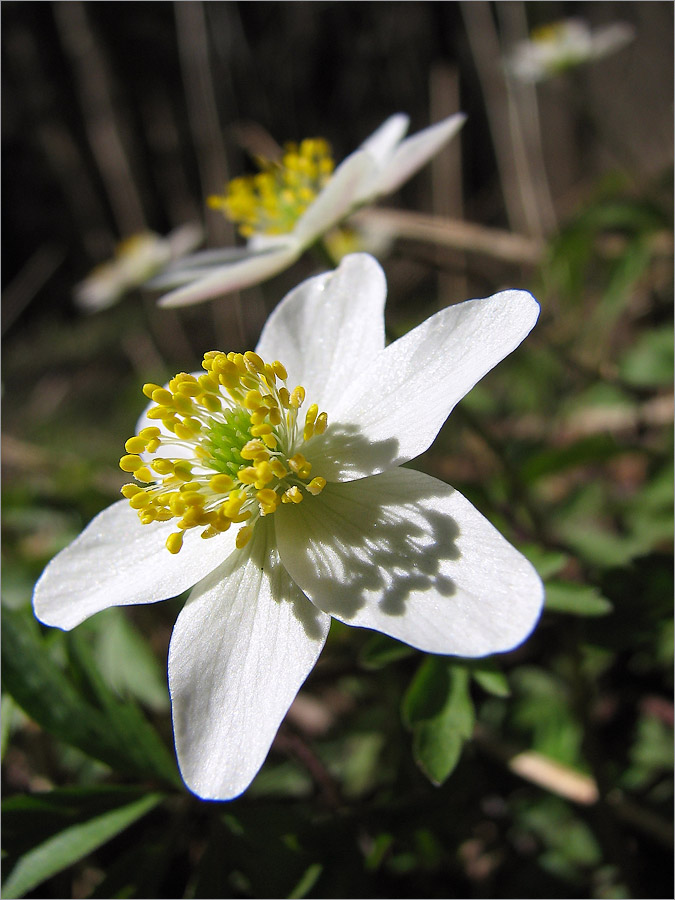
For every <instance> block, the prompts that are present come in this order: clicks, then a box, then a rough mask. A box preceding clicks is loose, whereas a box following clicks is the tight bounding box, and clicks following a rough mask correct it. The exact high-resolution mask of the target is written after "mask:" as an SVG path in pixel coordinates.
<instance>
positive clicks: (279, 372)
mask: <svg viewBox="0 0 675 900" xmlns="http://www.w3.org/2000/svg"><path fill="white" fill-rule="evenodd" d="M272 369H273V371H274V374H275V375H276V376H277V378H278V379H279V381H286V379H287V378H288V372H287V371H286V368H285V366H283V365H282V364H281V363H280V362H279V360H278V359H275V360H274V362H273V363H272Z"/></svg>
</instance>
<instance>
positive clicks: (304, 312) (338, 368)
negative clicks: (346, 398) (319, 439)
mask: <svg viewBox="0 0 675 900" xmlns="http://www.w3.org/2000/svg"><path fill="white" fill-rule="evenodd" d="M386 294H387V284H386V280H385V277H384V272H383V271H382V268H381V266H380V265H379V263H378V262H377V260H375V259H374V258H373V257H372V256H368V255H367V254H365V253H355V254H353V255H351V256H347V257H345V258H344V259H343V260H342V262H341V263H340V265H339V267H338V268H337V269H336V270H335V271H334V272H327V273H326V274H324V275H319V276H317V277H316V278H312V279H309V280H308V281H305V282H304V283H303V284H301V285H300V286H299V287H297V288H295V289H294V290H293V291H291V292H290V293H289V294H288V295H287V296H286V297H285V298H284V299H283V300H282V301H281V303H280V304H279V306H277V308H276V309H275V310H274V312H273V313H272V314H271V316H270V317H269V319H268V320H267V323H266V325H265V327H264V329H263V332H262V335H261V337H260V341H259V343H258V347H257V352H258V353H259V354H260V355H261V356H262V358H263V359H266V360H274V359H279V360H281V361H282V362H283V364H284V365H285V366H286V368H287V370H288V376H289V387H292V386H294V385H296V384H302V385H303V386H304V387H305V389H306V390H307V398H308V403H318V404H319V405H320V406H321V408H322V409H326V410H327V411H328V413H329V417H330V409H331V408H332V407H333V405H334V404H336V403H337V402H338V400H339V398H340V397H341V396H342V393H343V392H344V388H345V378H349V377H353V375H354V373H355V372H358V371H360V370H362V369H363V368H364V366H366V365H367V364H368V362H369V361H370V360H371V359H372V358H373V357H374V356H376V355H377V354H378V353H380V352H381V351H382V349H383V348H384V303H385V299H386ZM290 382H292V386H291V384H290ZM329 421H330V418H329Z"/></svg>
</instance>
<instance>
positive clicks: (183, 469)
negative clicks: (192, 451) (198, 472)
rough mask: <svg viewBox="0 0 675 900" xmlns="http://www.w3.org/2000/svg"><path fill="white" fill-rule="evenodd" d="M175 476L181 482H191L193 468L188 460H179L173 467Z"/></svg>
mask: <svg viewBox="0 0 675 900" xmlns="http://www.w3.org/2000/svg"><path fill="white" fill-rule="evenodd" d="M173 474H174V475H175V476H176V478H177V479H178V480H179V481H191V479H192V466H191V464H190V463H189V462H188V461H187V460H186V459H177V460H176V462H175V463H174V466H173Z"/></svg>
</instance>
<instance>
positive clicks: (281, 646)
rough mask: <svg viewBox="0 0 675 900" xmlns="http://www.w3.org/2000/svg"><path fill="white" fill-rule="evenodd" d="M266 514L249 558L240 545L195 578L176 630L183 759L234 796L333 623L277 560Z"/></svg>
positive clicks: (174, 669)
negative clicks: (214, 568)
mask: <svg viewBox="0 0 675 900" xmlns="http://www.w3.org/2000/svg"><path fill="white" fill-rule="evenodd" d="M265 524H267V523H265ZM265 524H263V523H259V524H258V526H257V527H256V532H255V535H254V538H253V542H252V546H251V549H250V552H249V553H248V557H247V558H245V557H244V556H243V554H241V553H237V554H234V556H232V557H231V558H230V559H229V560H228V561H226V562H225V563H224V564H223V566H222V567H221V568H219V569H218V570H217V571H215V572H213V573H212V574H211V575H210V576H209V577H208V578H207V579H205V580H204V581H203V582H202V583H201V584H200V585H198V586H197V588H196V589H195V590H194V591H193V593H192V595H191V596H190V599H189V600H188V602H187V604H186V605H185V607H184V609H183V611H182V612H181V614H180V615H179V617H178V620H177V622H176V626H175V628H174V631H173V636H172V638H171V647H170V650H169V687H170V691H171V700H172V705H173V722H174V735H175V741H176V751H177V754H178V761H179V764H180V769H181V773H182V776H183V778H184V780H185V783H186V784H187V786H188V787H189V788H190V790H192V791H194V793H195V794H197V795H198V796H199V797H202V798H204V799H205V800H229V799H232V798H233V797H236V796H237V795H238V794H240V793H241V792H242V791H243V790H245V789H246V788H247V787H248V785H249V784H250V783H251V781H252V780H253V778H254V777H255V775H256V773H257V772H258V769H259V768H260V766H261V765H262V764H263V762H264V760H265V757H266V756H267V753H268V751H269V748H270V745H271V743H272V741H273V739H274V736H275V734H276V732H277V729H278V727H279V725H280V723H281V721H282V719H283V718H284V716H285V714H286V711H287V710H288V707H289V706H290V705H291V703H292V702H293V699H294V698H295V695H296V694H297V692H298V690H299V689H300V686H301V685H302V683H303V681H304V680H305V678H306V677H307V675H308V674H309V672H310V671H311V670H312V668H313V666H314V664H315V662H316V660H317V657H318V656H319V653H320V652H321V648H322V647H323V644H324V642H325V640H326V635H327V634H328V628H329V625H330V617H329V616H327V615H325V614H323V613H321V612H319V610H317V609H316V607H314V606H313V605H312V604H311V603H310V602H309V600H307V598H306V597H305V596H304V595H303V594H302V592H301V591H300V590H299V588H298V587H297V586H296V585H295V584H294V583H293V582H292V581H291V579H290V578H289V577H288V574H287V573H286V572H285V570H284V569H283V567H282V566H281V565H280V564H279V558H278V554H277V553H276V551H275V550H274V549H270V547H269V543H268V541H270V539H271V536H272V535H273V534H274V527H273V524H272V523H271V522H270V523H269V525H268V527H265Z"/></svg>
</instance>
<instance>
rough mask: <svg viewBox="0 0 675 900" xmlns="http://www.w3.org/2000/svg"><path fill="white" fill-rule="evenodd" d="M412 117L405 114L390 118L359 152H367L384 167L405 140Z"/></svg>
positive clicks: (366, 141) (379, 165)
mask: <svg viewBox="0 0 675 900" xmlns="http://www.w3.org/2000/svg"><path fill="white" fill-rule="evenodd" d="M409 126H410V117H409V116H406V114H405V113H395V114H394V115H393V116H389V118H388V119H386V120H385V121H384V122H383V123H382V124H381V125H380V127H379V128H377V129H376V130H375V131H374V132H373V133H372V134H371V135H370V137H368V138H366V140H365V141H364V142H363V143H362V144H361V146H360V147H359V150H365V151H366V153H369V154H370V155H371V156H372V157H373V159H375V161H376V162H377V165H378V167H382V166H383V165H385V163H387V162H389V160H390V159H391V155H392V153H393V152H394V150H395V149H396V146H397V145H398V144H399V143H400V142H401V141H402V140H403V136H404V135H405V133H406V131H407V130H408V127H409Z"/></svg>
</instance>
